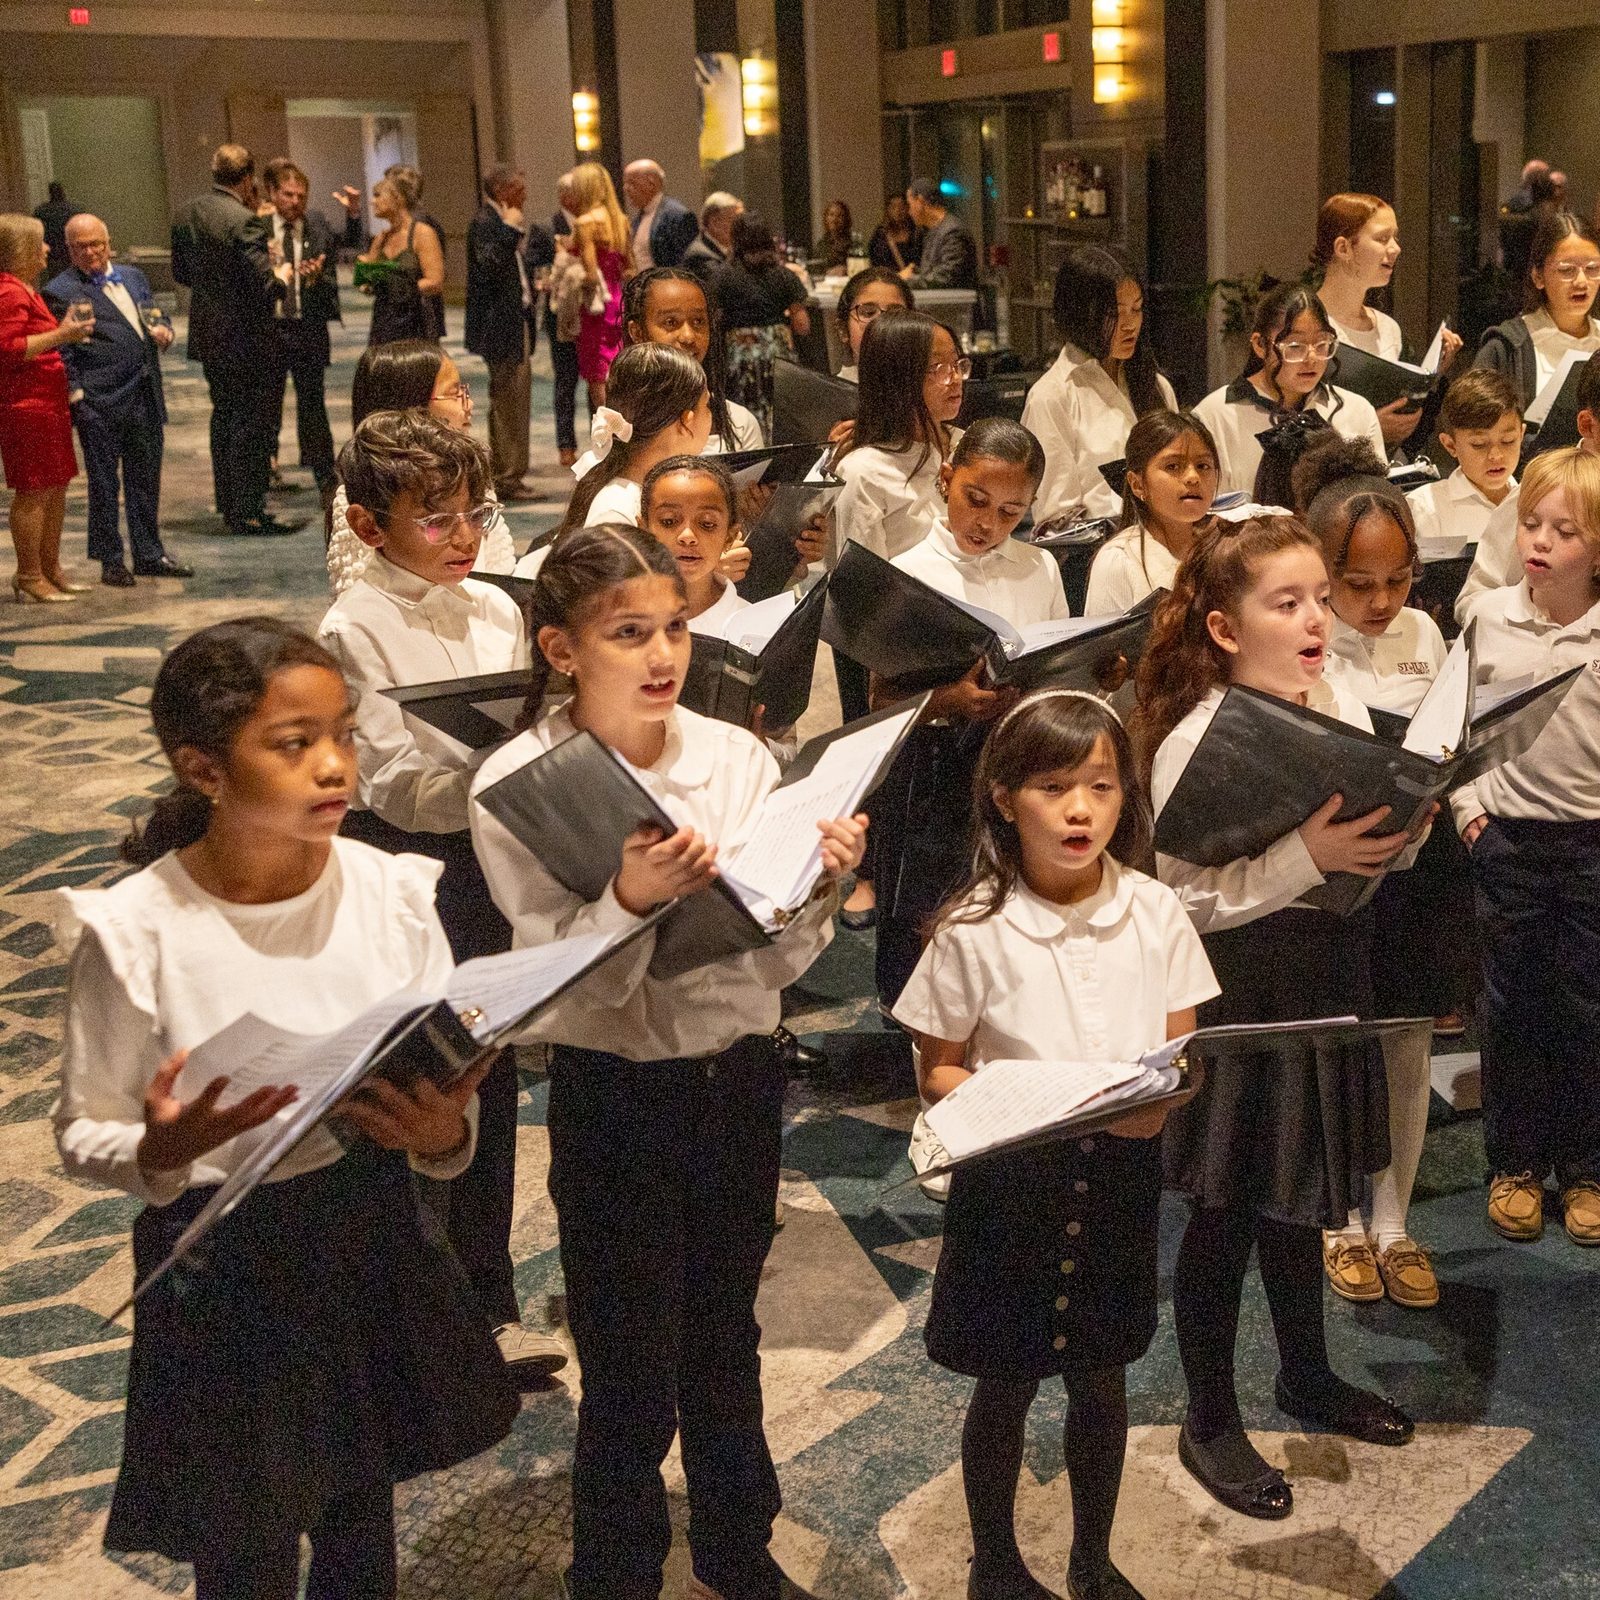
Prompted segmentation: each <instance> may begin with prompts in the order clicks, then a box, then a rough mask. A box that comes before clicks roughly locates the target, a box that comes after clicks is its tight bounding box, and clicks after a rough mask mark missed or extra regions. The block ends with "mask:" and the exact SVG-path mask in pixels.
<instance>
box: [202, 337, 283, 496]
mask: <svg viewBox="0 0 1600 1600" xmlns="http://www.w3.org/2000/svg"><path fill="white" fill-rule="evenodd" d="M274 365H275V363H274V362H273V360H272V356H271V352H270V347H268V348H264V349H260V350H252V351H251V352H250V359H237V360H230V361H207V362H204V363H202V369H203V370H204V372H205V375H206V387H207V388H208V389H209V390H210V391H211V480H212V484H213V486H214V488H215V490H216V496H217V511H218V513H219V514H220V516H221V517H222V519H223V521H224V522H226V523H227V524H228V525H229V526H230V527H233V526H236V525H237V524H239V523H241V522H248V521H258V520H259V519H260V518H261V516H262V514H263V512H264V511H265V509H266V500H267V483H268V481H269V479H270V477H271V473H272V448H273V444H274V442H275V441H276V439H277V433H276V431H273V432H271V433H269V432H268V426H269V422H270V418H271V415H272V396H273V393H274V391H273V388H272V374H273V369H274ZM280 409H281V407H280Z"/></svg>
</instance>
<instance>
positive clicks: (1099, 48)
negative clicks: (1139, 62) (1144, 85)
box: [1089, 0, 1128, 105]
mask: <svg viewBox="0 0 1600 1600" xmlns="http://www.w3.org/2000/svg"><path fill="white" fill-rule="evenodd" d="M1089 20H1090V22H1091V23H1092V24H1093V26H1092V27H1091V28H1090V30H1089V53H1090V55H1091V57H1092V58H1093V61H1094V99H1095V104H1096V105H1108V104H1111V103H1113V102H1115V101H1118V100H1121V99H1123V98H1124V97H1125V96H1126V94H1127V92H1128V85H1127V81H1126V80H1125V79H1124V77H1123V75H1122V63H1123V61H1124V60H1125V59H1126V56H1127V49H1128V30H1127V29H1126V28H1124V27H1123V25H1122V0H1093V4H1092V5H1091V6H1090V8H1089Z"/></svg>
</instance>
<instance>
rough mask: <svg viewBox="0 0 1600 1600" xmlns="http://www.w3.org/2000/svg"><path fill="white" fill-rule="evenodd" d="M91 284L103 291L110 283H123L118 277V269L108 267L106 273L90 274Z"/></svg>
mask: <svg viewBox="0 0 1600 1600" xmlns="http://www.w3.org/2000/svg"><path fill="white" fill-rule="evenodd" d="M89 282H90V283H92V284H93V285H94V286H95V288H97V289H103V288H105V286H106V285H107V284H108V283H121V282H122V279H121V278H120V277H118V276H117V269H116V268H115V267H107V268H106V270H105V271H104V272H91V273H90V274H89Z"/></svg>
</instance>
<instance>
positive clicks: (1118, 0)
mask: <svg viewBox="0 0 1600 1600" xmlns="http://www.w3.org/2000/svg"><path fill="white" fill-rule="evenodd" d="M1089 21H1090V23H1091V24H1092V25H1093V26H1094V27H1096V28H1116V27H1120V26H1121V24H1122V0H1093V3H1092V4H1091V5H1090V7H1089Z"/></svg>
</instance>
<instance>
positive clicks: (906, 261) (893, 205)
mask: <svg viewBox="0 0 1600 1600" xmlns="http://www.w3.org/2000/svg"><path fill="white" fill-rule="evenodd" d="M867 259H868V260H869V261H870V262H871V263H872V265H873V266H875V267H883V268H885V269H886V270H888V271H890V272H900V273H903V272H904V271H905V270H906V268H907V267H914V266H916V264H917V263H918V262H919V261H920V260H921V259H922V230H921V229H920V228H919V227H918V226H917V225H916V223H914V222H913V221H912V220H911V211H910V208H909V207H908V206H907V205H906V197H905V196H904V195H903V194H892V195H890V196H889V198H888V199H887V200H885V201H884V202H883V220H882V221H880V222H879V224H878V226H877V227H876V228H874V229H873V230H872V238H871V239H870V240H868V242H867Z"/></svg>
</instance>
